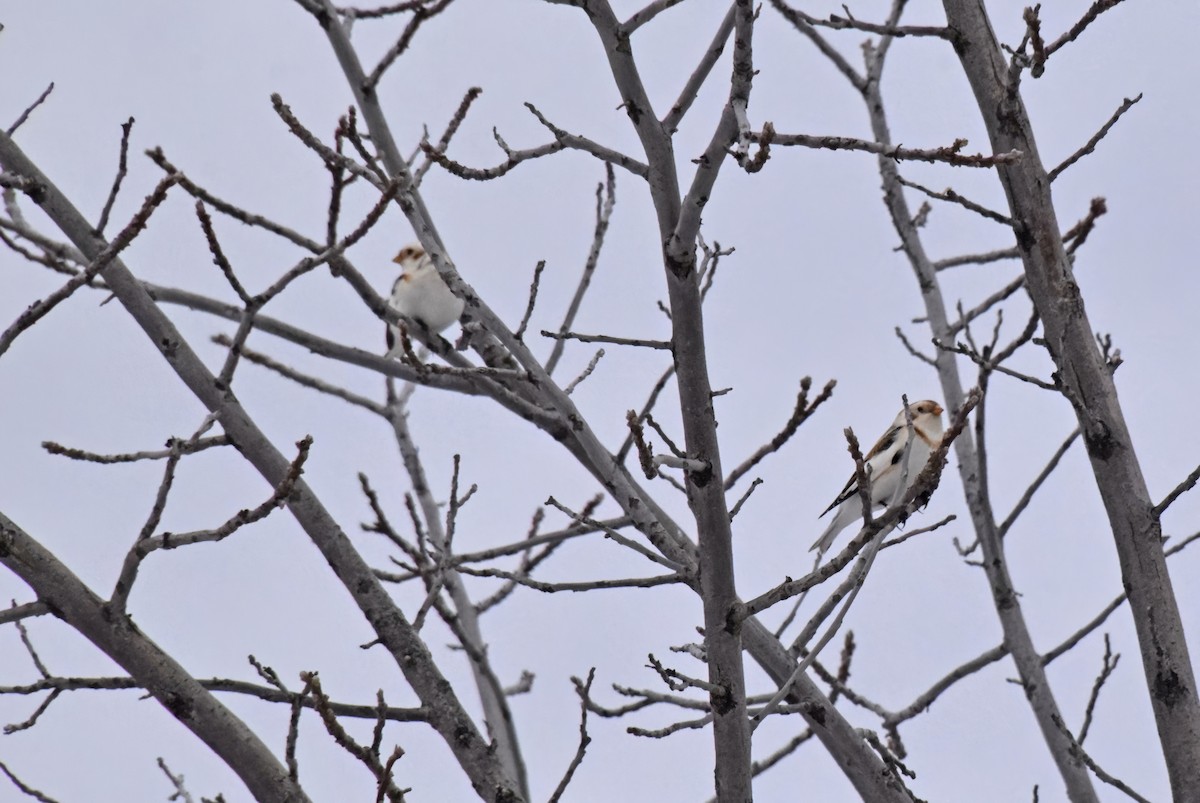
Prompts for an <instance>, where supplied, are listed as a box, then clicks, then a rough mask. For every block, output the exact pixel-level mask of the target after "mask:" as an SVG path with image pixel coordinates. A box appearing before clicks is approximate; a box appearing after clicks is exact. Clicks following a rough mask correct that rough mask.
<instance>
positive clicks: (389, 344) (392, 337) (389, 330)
mask: <svg viewBox="0 0 1200 803" xmlns="http://www.w3.org/2000/svg"><path fill="white" fill-rule="evenodd" d="M385 334H386V339H387V347H388V351H391V350H392V347H393V346H395V345H396V336H395V335H394V334H392V327H391V326H389V327H388V328H387V332H386V333H385Z"/></svg>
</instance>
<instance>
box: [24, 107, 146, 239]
mask: <svg viewBox="0 0 1200 803" xmlns="http://www.w3.org/2000/svg"><path fill="white" fill-rule="evenodd" d="M50 86H54V84H51V85H50ZM132 130H133V118H132V117H130V118H129V119H128V120H126V121H125V122H124V123H121V153H120V156H119V157H118V159H117V175H116V176H115V177H114V178H113V185H112V189H110V190H109V191H108V198H106V199H105V201H104V208H103V209H101V210H100V222H98V223H97V224H96V235H97V236H100V235H103V234H104V229H105V227H106V226H107V225H108V216H109V215H110V214H111V213H112V208H113V204H115V203H116V202H117V193H119V192H120V191H121V182H122V181H124V180H125V174H126V173H127V172H128V157H129V132H131V131H132ZM9 134H10V135H11V134H12V132H11V131H10V132H9Z"/></svg>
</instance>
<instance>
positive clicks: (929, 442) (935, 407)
mask: <svg viewBox="0 0 1200 803" xmlns="http://www.w3.org/2000/svg"><path fill="white" fill-rule="evenodd" d="M908 412H909V413H910V414H911V415H912V431H913V434H914V435H916V436H917V437H916V438H915V439H914V440H913V444H912V446H911V447H910V448H909V450H908V461H907V462H908V483H907V485H906V486H905V490H908V488H910V487H912V484H913V483H914V482H916V479H917V475H918V474H920V473H921V470H922V469H923V468H925V464H926V463H927V462H929V454H930V452H932V451H933V450H934V449H935V448H937V445H938V444H939V443H941V440H942V406H941V405H940V404H938V403H937V402H935V401H930V400H929V399H926V400H925V401H919V402H917V403H916V404H910V405H909V406H908ZM907 443H908V423H907V421H906V419H905V416H904V410H901V411H900V414H899V415H898V416H896V420H895V421H893V422H892V425H891V426H890V427H888V431H887V432H885V433H884V434H883V437H882V438H880V439H879V443H877V444H875V446H874V447H872V449H871V451H869V452H867V454H866V457H865V458H864V463H865V468H866V470H867V474H868V475H869V476H870V477H871V504H872V506H873V507H886V506H887V505H888V503H890V502H891V500H892V496H893V495H894V494H895V493H896V490H897V489H898V487H899V485H900V478H901V477H902V476H904V463H903V462H902V461H903V459H904V447H905V444H907ZM835 507H836V508H837V512H836V513H835V514H834V515H833V520H832V521H830V522H829V526H828V527H826V528H825V532H823V533H821V537H820V538H818V539H817V540H816V543H814V544H813V545H812V546H811V547H809V551H812V550H814V549H815V550H818V551H819V552H821V553H824V552H826V551H827V550H828V549H829V547H830V546H831V545H832V544H833V539H835V538H837V534H838V533H840V532H841V531H842V530H844V529H845V528H846V526H847V525H848V524H850V523H851V522H853V521H854V520H855V519H858V518H861V517H862V512H863V509H862V499H860V498H859V496H858V482H857V479H856V478H855V477H854V476H851V477H850V481H849V482H847V483H846V487H845V488H843V489H842V492H841V493H840V494H838V496H837V499H834V500H833V504H831V505H830V506H829V507H827V508H825V512H824V513H822V514H821V516H824V515H825V514H826V513H828V512H829V511H831V510H833V509H834V508H835Z"/></svg>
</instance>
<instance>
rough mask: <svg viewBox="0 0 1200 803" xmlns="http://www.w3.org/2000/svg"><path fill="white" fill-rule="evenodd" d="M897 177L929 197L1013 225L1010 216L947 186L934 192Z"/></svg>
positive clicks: (907, 185)
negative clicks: (940, 190)
mask: <svg viewBox="0 0 1200 803" xmlns="http://www.w3.org/2000/svg"><path fill="white" fill-rule="evenodd" d="M898 179H899V181H900V183H901V184H903V185H904V186H905V187H912V188H913V189H914V190H920V191H921V192H923V193H925V194H926V195H928V196H929V197H930V198H936V199H937V200H939V201H949V202H950V203H956V204H958V205H959V206H961V207H963V208H964V209H969V210H971V211H972V212H974V213H975V214H977V215H981V216H982V217H985V218H987V219H988V220H994V221H996V222H997V223H1000V224H1003V225H1005V226H1012V225H1013V222H1012V218H1010V217H1007V216H1006V215H1002V214H1000V213H999V212H994V211H992V210H991V209H988V208H987V207H986V206H983V205H981V204H977V203H975V202H974V201H972V200H970V199H969V198H964V197H963V196H961V195H959V194H958V193H957V192H955V191H954V190H952V189H950V188H949V187H947V188H946V189H945V190H944V191H942V192H936V191H934V190H931V189H929V188H928V187H925V186H923V185H921V184H918V183H917V182H915V181H909V180H908V179H906V178H904V177H903V176H900V177H898Z"/></svg>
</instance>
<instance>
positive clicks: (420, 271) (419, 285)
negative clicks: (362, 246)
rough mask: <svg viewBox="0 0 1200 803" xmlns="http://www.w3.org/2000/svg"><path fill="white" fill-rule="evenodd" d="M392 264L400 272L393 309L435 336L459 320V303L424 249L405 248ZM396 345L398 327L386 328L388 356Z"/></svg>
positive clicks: (459, 299) (415, 247)
mask: <svg viewBox="0 0 1200 803" xmlns="http://www.w3.org/2000/svg"><path fill="white" fill-rule="evenodd" d="M392 261H393V262H395V263H396V264H397V265H399V266H400V267H401V268H402V269H403V271H402V272H401V274H400V277H399V278H398V279H396V283H395V284H393V285H392V297H391V300H390V302H389V303H390V305H391V307H392V309H394V310H396V312H398V313H400V314H401V315H403V316H404V317H406V318H411V319H412V320H414V321H417V322H419V323H421V324H423V325H424V326H425V327H426V328H427V329H428V330H429V332H430V334H437V333H438V332H440V331H442V330H443V329H445V328H446V327H447V326H449V325H450V324H452V323H454V322H455V321H457V320H458V319H459V318H460V317H462V313H463V301H462V299H461V298H459V297H458V296H456V295H454V293H452V292H450V288H449V287H447V286H446V283H445V282H444V281H442V277H441V276H440V275H438V272H437V268H435V267H434V266H433V260H432V259H430V258H429V255H428V254H426V253H425V249H424V248H422V247H421V246H420V245H418V244H416V243H412V244H411V245H406V246H404V247H403V248H401V249H400V253H398V254H396V257H395V259H393V260H392ZM399 342H400V329H399V327H396V326H392V325H390V324H389V325H388V331H387V345H388V352H389V353H390V352H391V351H392V350H393V349H395V348H396V346H397V344H398V343H399Z"/></svg>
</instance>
